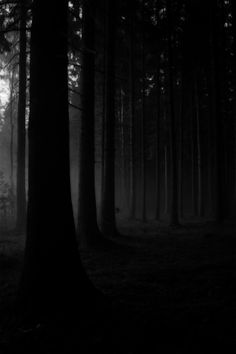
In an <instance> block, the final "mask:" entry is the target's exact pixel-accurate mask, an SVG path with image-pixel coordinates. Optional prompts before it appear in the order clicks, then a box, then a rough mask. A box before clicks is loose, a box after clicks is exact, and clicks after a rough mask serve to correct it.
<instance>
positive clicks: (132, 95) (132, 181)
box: [129, 0, 136, 219]
mask: <svg viewBox="0 0 236 354" xmlns="http://www.w3.org/2000/svg"><path fill="white" fill-rule="evenodd" d="M134 9H135V7H134V1H132V0H130V14H129V16H130V45H129V50H130V55H129V90H130V93H129V111H130V197H129V198H130V218H131V219H133V218H134V217H135V203H136V195H135V185H136V180H135V82H134V78H135V77H134V75H135V72H134V64H135V60H134V59H135V58H134V57H135V38H134V37H135V32H134V30H135V28H134Z"/></svg>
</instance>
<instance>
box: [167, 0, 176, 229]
mask: <svg viewBox="0 0 236 354" xmlns="http://www.w3.org/2000/svg"><path fill="white" fill-rule="evenodd" d="M167 17H168V57H169V94H170V120H171V121H170V153H171V154H170V156H171V167H172V173H171V211H170V224H171V225H174V226H176V225H178V224H179V217H178V185H179V184H178V177H179V176H178V154H177V141H178V140H177V137H176V134H177V129H176V127H177V124H176V114H175V97H174V92H175V84H174V68H173V66H174V60H173V59H174V58H173V40H172V33H171V32H172V30H171V26H172V8H171V1H170V0H167Z"/></svg>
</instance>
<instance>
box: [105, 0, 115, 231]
mask: <svg viewBox="0 0 236 354" xmlns="http://www.w3.org/2000/svg"><path fill="white" fill-rule="evenodd" d="M105 4H106V6H105V9H106V16H107V21H106V33H105V36H106V40H105V42H106V43H105V46H106V71H105V121H104V174H103V182H102V183H103V188H102V197H101V230H102V233H103V234H104V235H106V236H112V235H116V234H117V229H116V217H115V28H116V27H115V22H116V16H115V14H116V1H112V2H111V1H109V0H106V1H105Z"/></svg>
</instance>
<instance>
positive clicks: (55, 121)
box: [18, 0, 98, 323]
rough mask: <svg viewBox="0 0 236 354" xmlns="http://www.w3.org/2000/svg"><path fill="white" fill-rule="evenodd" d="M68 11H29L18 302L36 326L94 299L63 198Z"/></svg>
mask: <svg viewBox="0 0 236 354" xmlns="http://www.w3.org/2000/svg"><path fill="white" fill-rule="evenodd" d="M45 6H46V7H45ZM67 6H68V2H67V0H60V1H59V2H58V1H57V0H51V1H50V2H49V3H47V5H45V3H44V2H42V1H41V0H35V1H34V3H33V8H32V18H33V20H32V31H31V64H30V77H31V81H30V117H29V191H28V215H27V239H26V249H25V258H24V267H23V274H22V278H21V283H20V288H19V294H18V305H19V308H20V313H21V315H22V316H25V317H26V318H25V321H37V322H36V323H40V321H45V320H48V319H49V318H50V319H53V320H56V319H59V320H63V318H64V316H71V317H73V315H74V316H75V318H76V320H77V321H78V320H79V321H80V320H84V319H85V318H87V317H89V316H90V315H92V314H91V312H94V311H95V308H96V306H97V299H98V296H97V292H96V290H95V288H94V287H93V285H92V284H91V283H90V281H89V280H88V278H87V275H86V274H85V271H84V269H83V267H82V265H81V263H80V259H79V255H78V247H77V243H76V237H75V226H74V219H73V211H72V202H71V194H70V174H69V171H70V162H69V113H68V73H67V66H68V57H67ZM55 9H56V11H55ZM49 34H51V35H49ZM52 39H53V40H52ZM45 80H47V84H46V83H45ZM77 310H78V311H77ZM78 314H79V316H78Z"/></svg>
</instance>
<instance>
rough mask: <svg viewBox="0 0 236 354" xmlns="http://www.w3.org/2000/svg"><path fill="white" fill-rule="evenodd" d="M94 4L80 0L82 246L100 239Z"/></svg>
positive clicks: (80, 207)
mask: <svg viewBox="0 0 236 354" xmlns="http://www.w3.org/2000/svg"><path fill="white" fill-rule="evenodd" d="M95 6H96V1H95V0H93V1H88V0H85V1H83V29H82V36H83V37H82V38H83V52H82V64H83V65H82V83H81V88H82V113H81V131H80V151H79V203H78V234H79V242H80V245H81V247H89V246H95V245H96V244H98V243H99V241H100V239H101V234H100V231H99V229H98V225H97V209H96V197H95V165H94V163H95V157H94V154H95V146H94V139H95V128H94V127H95Z"/></svg>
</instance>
